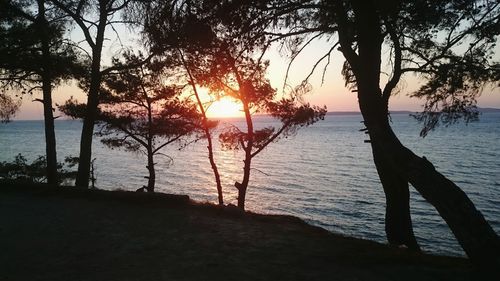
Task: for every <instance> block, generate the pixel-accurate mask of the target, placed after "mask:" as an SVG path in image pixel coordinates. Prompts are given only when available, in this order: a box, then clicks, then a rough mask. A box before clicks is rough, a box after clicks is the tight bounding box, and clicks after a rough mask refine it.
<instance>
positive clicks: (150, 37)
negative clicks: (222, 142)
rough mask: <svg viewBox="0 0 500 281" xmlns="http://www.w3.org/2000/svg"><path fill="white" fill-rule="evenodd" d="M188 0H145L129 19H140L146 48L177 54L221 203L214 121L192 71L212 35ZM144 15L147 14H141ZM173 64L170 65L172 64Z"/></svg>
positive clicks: (138, 4) (177, 63) (163, 53)
mask: <svg viewBox="0 0 500 281" xmlns="http://www.w3.org/2000/svg"><path fill="white" fill-rule="evenodd" d="M193 8H194V7H193V6H192V5H191V2H190V1H147V2H139V3H137V5H135V9H133V10H135V14H134V13H132V16H130V17H131V18H134V21H137V22H142V28H143V34H144V36H145V37H146V38H147V47H148V48H149V50H150V52H152V53H155V54H156V55H159V54H162V55H167V56H170V57H172V56H176V57H177V58H178V59H177V60H176V62H174V61H172V63H173V64H174V65H177V66H178V67H179V72H185V75H184V76H185V80H186V83H187V84H188V85H189V86H190V88H191V89H192V95H193V97H194V100H195V102H196V104H197V106H198V110H199V112H200V114H201V116H202V118H203V122H202V126H203V131H204V134H205V136H204V137H205V139H206V140H207V151H208V159H209V162H210V166H211V168H212V171H213V174H214V179H215V184H216V188H217V197H218V203H219V205H223V204H224V197H223V193H222V184H221V180H220V174H219V170H218V168H217V164H216V162H215V159H214V153H213V140H212V133H211V128H213V127H214V125H215V124H214V123H213V121H211V120H209V118H208V117H207V115H206V111H207V108H208V106H210V102H208V103H207V102H205V101H202V97H201V96H200V93H199V85H198V82H197V81H196V79H195V77H193V75H192V71H193V69H194V68H196V67H197V65H198V60H199V59H200V58H201V57H200V56H199V54H200V52H203V50H204V48H205V47H207V46H209V45H210V44H211V43H212V40H213V36H212V33H211V30H210V29H209V27H208V25H207V24H206V23H204V22H203V20H202V19H201V17H200V16H201V15H200V14H197V13H199V12H200V11H199V10H198V11H195V9H193ZM144 15H148V16H146V17H144ZM172 66H173V65H172Z"/></svg>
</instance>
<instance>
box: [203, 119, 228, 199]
mask: <svg viewBox="0 0 500 281" xmlns="http://www.w3.org/2000/svg"><path fill="white" fill-rule="evenodd" d="M204 118H205V120H206V117H204ZM205 136H206V137H207V141H208V145H207V149H208V160H209V161H210V166H211V167H212V171H213V172H214V177H215V183H216V185H217V198H218V200H219V205H224V197H223V195H222V183H221V181H220V175H219V170H218V169H217V165H216V164H215V160H214V152H213V146H212V135H211V134H210V131H209V130H208V127H207V126H206V125H205Z"/></svg>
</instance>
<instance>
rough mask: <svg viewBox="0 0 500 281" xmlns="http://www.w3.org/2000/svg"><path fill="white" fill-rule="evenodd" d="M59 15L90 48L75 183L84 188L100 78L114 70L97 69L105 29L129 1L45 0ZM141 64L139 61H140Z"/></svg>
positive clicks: (88, 166)
mask: <svg viewBox="0 0 500 281" xmlns="http://www.w3.org/2000/svg"><path fill="white" fill-rule="evenodd" d="M48 1H50V2H52V3H53V4H54V6H56V7H57V8H58V9H59V10H60V11H62V13H63V14H66V15H67V16H69V17H70V18H71V19H72V20H73V21H74V23H75V24H76V25H77V26H78V27H79V29H80V30H81V31H82V33H83V35H84V37H85V42H86V43H87V45H88V46H89V48H90V54H88V55H89V66H88V75H87V77H86V81H85V82H84V83H82V84H83V86H84V88H85V90H87V91H88V94H87V103H86V104H87V106H86V109H85V110H86V112H85V117H84V119H83V127H82V135H81V140H80V156H79V159H80V162H79V164H78V174H77V177H76V182H75V185H77V186H81V187H88V184H89V174H90V162H91V157H92V136H93V134H94V124H95V121H96V118H97V113H98V110H97V107H98V105H99V98H100V93H99V90H100V87H101V82H102V77H103V76H104V75H106V74H107V73H109V72H111V71H113V70H114V68H113V67H109V68H106V69H101V61H102V50H103V47H104V40H105V37H104V36H105V33H106V28H108V27H113V25H115V24H120V23H123V21H122V20H120V19H117V18H116V16H117V15H119V13H120V12H122V11H123V10H124V9H125V8H126V7H127V6H128V5H129V3H130V0H66V1H65V0H48ZM141 63H143V62H141Z"/></svg>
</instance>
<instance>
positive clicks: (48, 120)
mask: <svg viewBox="0 0 500 281" xmlns="http://www.w3.org/2000/svg"><path fill="white" fill-rule="evenodd" d="M44 2H45V1H44V0H38V19H37V21H38V23H37V24H38V27H39V31H40V34H39V35H40V41H41V46H42V73H41V74H42V75H41V76H42V94H43V100H42V103H43V118H44V125H45V153H46V160H47V167H46V173H47V183H48V184H58V178H57V154H56V134H55V129H54V113H53V111H52V77H51V69H50V47H49V38H48V37H49V34H48V30H47V29H48V22H47V20H46V18H45V3H44Z"/></svg>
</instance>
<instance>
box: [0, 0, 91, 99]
mask: <svg viewBox="0 0 500 281" xmlns="http://www.w3.org/2000/svg"><path fill="white" fill-rule="evenodd" d="M0 11H1V12H0V37H1V38H2V40H1V41H0V87H1V88H2V90H4V91H5V90H8V89H16V90H21V94H32V93H34V92H36V91H39V90H41V83H42V73H44V72H45V73H46V74H47V75H48V76H49V77H51V79H52V81H51V83H53V84H58V83H60V82H61V81H63V80H66V79H69V78H72V77H75V76H80V75H81V74H82V71H83V70H82V68H81V66H80V65H79V63H78V61H79V53H78V52H77V51H76V49H75V48H74V47H73V45H72V44H71V43H70V42H69V41H68V40H66V39H65V38H64V36H63V35H64V32H65V25H66V24H67V22H66V21H65V20H63V19H62V18H61V17H60V16H59V15H57V13H56V11H54V10H53V9H48V10H47V12H46V14H45V15H43V16H45V17H47V18H46V19H45V17H41V15H39V14H37V10H36V7H33V3H29V2H27V1H20V0H16V1H10V0H0ZM41 19H45V20H41ZM41 32H44V34H46V36H47V38H48V40H49V42H48V43H49V46H48V48H49V54H44V53H43V50H42V46H41V35H40V34H41ZM46 56H48V57H46ZM41 62H44V63H43V64H42V63H41ZM44 64H48V65H47V67H46V68H44V67H43V65H44Z"/></svg>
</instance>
